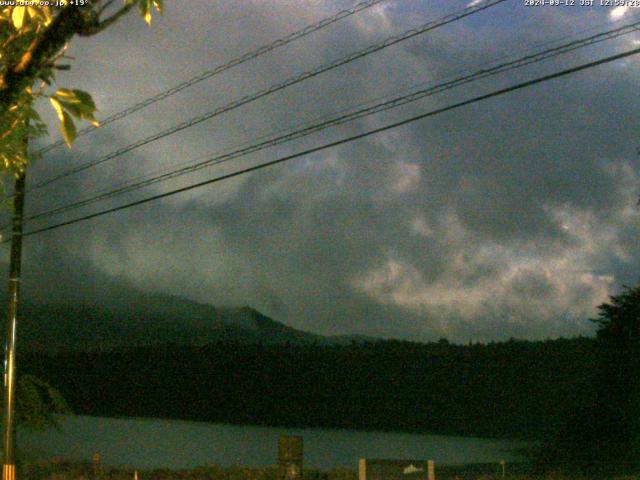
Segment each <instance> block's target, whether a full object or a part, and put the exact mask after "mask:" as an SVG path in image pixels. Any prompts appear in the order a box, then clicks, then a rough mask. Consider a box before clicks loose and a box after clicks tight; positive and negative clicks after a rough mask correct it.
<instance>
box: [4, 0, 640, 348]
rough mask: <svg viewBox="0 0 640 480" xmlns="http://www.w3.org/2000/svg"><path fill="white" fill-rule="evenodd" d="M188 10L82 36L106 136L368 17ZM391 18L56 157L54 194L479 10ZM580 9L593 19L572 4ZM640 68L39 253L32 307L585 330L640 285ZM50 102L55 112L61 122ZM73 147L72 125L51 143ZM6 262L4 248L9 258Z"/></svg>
mask: <svg viewBox="0 0 640 480" xmlns="http://www.w3.org/2000/svg"><path fill="white" fill-rule="evenodd" d="M354 3H355V2H351V1H328V0H326V1H320V0H313V1H312V0H289V1H279V0H260V1H258V0H223V1H214V0H197V1H196V0H189V1H186V0H174V1H169V0H167V2H166V4H167V5H166V12H165V15H164V17H162V18H160V17H157V16H154V19H153V24H152V26H151V27H147V26H146V25H145V24H144V22H143V21H142V20H141V19H140V18H139V17H138V16H137V15H131V16H130V17H128V18H126V19H125V20H124V21H122V22H121V23H120V24H118V25H116V26H115V27H114V28H112V29H110V30H108V31H106V32H105V33H103V34H101V35H99V36H97V37H93V38H89V39H76V40H74V42H73V45H72V48H71V49H70V54H71V55H73V56H74V57H75V61H74V62H73V69H72V70H71V71H70V72H69V73H64V74H63V75H60V76H59V83H60V85H61V86H66V87H73V88H81V89H84V90H87V91H89V92H91V93H92V94H93V95H94V98H95V100H96V103H97V104H98V108H99V115H98V117H99V118H104V117H106V116H108V115H109V114H111V113H114V112H117V111H119V110H121V109H123V108H125V107H127V106H129V105H131V104H133V103H136V102H139V101H140V100H143V99H144V98H146V97H149V96H151V95H153V94H156V93H158V92H161V91H163V90H165V89H167V88H170V87H172V86H174V85H175V84H177V83H179V82H181V81H184V80H187V79H189V78H191V77H192V76H194V75H198V74H199V73H201V72H203V71H205V70H209V69H211V68H214V67H215V66H217V65H220V64H222V63H225V62H226V61H228V60H231V59H233V58H235V57H237V56H238V55H241V54H243V53H245V52H247V51H250V50H252V49H254V48H256V47H259V46H261V45H263V44H265V43H269V42H271V41H273V40H275V39H277V38H280V37H283V36H285V35H286V34H288V33H290V32H293V31H295V30H297V29H299V28H301V27H304V26H305V25H307V24H310V23H314V22H317V21H319V20H320V19H322V18H324V17H326V16H329V15H332V14H334V13H336V12H338V11H339V10H341V9H342V8H347V7H350V6H352V5H353V4H354ZM467 3H468V0H467V1H458V0H438V1H436V0H434V1H426V0H389V1H387V2H384V3H382V4H380V5H379V6H376V7H374V8H371V9H369V10H366V11H364V12H361V13H359V14H357V15H355V16H352V17H350V18H348V19H346V20H343V21H340V22H338V23H336V24H334V25H333V26H331V27H329V28H326V29H324V30H322V31H320V32H316V33H314V34H312V35H310V36H308V37H306V38H305V39H302V40H300V41H297V42H294V43H293V44H291V45H289V46H287V47H285V48H281V49H278V50H277V51H275V52H272V53H270V54H268V55H265V56H263V57H261V58H260V59H258V60H255V61H252V62H249V63H248V64H245V65H243V66H240V67H237V68H234V69H232V70H230V71H228V72H226V73H224V74H222V75H219V76H216V77H214V78H212V79H209V80H207V81H204V82H201V83H199V84H198V85H196V86H194V87H192V88H190V89H188V90H185V91H183V92H181V93H180V94H177V95H175V96H173V97H171V98H169V99H167V100H166V101H163V102H160V103H157V104H155V105H153V106H152V107H149V108H147V109H144V110H142V111H140V112H138V113H136V114H134V115H131V116H129V117H127V118H126V119H124V120H122V121H120V122H117V123H114V124H111V125H108V126H105V127H104V128H101V129H99V130H98V131H96V132H95V133H93V134H91V135H87V136H85V137H82V138H81V139H79V140H78V141H77V143H76V145H74V148H73V150H71V151H69V150H68V149H66V148H58V149H56V150H53V151H51V152H50V153H48V154H47V155H46V156H45V158H44V159H42V160H40V161H39V162H38V164H37V165H36V166H35V167H34V168H33V169H32V171H31V172H30V174H29V175H30V178H29V180H28V181H29V183H31V184H33V183H35V182H37V181H39V180H43V179H45V178H47V177H49V176H51V175H52V174H53V173H56V172H61V171H64V170H66V169H68V168H70V167H72V166H75V165H80V164H82V163H83V162H90V161H92V160H96V159H98V158H100V157H101V156H103V155H105V154H106V153H108V152H110V151H112V150H114V149H116V148H119V147H121V146H123V145H126V144H129V143H131V142H134V141H136V140H138V139H140V138H143V137H145V136H147V135H151V134H153V133H155V132H158V131H160V130H163V129H165V128H167V127H171V126H172V125H175V124H177V123H179V122H181V121H184V120H187V119H189V118H191V117H193V116H195V115H198V114H201V113H204V112H207V111H210V110H212V109H214V108H216V107H218V106H221V105H224V104H226V103H228V102H230V101H232V100H234V99H237V98H239V97H241V96H243V95H246V94H251V93H253V92H255V91H257V90H258V89H261V88H264V87H267V86H269V85H271V84H273V83H276V82H280V81H282V80H284V79H286V78H288V77H290V76H293V75H295V74H297V73H300V72H303V71H306V70H309V69H312V68H315V67H316V66H319V65H321V64H323V63H326V62H329V61H331V60H333V59H336V58H339V57H340V56H343V55H345V54H348V53H350V52H352V51H355V50H358V49H361V48H364V47H366V46H368V45H370V44H372V43H375V42H378V41H381V40H383V39H385V38H386V37H389V36H391V35H394V34H397V33H400V32H403V31H405V30H408V29H410V28H414V27H416V26H419V25H421V24H423V23H425V22H427V21H429V20H432V19H437V18H439V17H441V16H443V15H445V14H447V13H449V12H452V11H455V10H459V9H461V8H464V7H465V6H467ZM576 3H579V0H576ZM634 14H635V15H637V13H636V11H634V10H627V11H625V9H624V8H622V9H621V8H618V9H616V10H614V9H612V8H609V7H600V6H594V7H593V8H588V7H580V6H573V7H571V6H559V7H550V6H545V7H527V6H525V5H524V0H510V1H507V2H506V3H504V4H502V5H498V6H496V7H494V8H491V9H489V10H487V11H484V12H481V13H478V14H476V15H473V16H472V17H469V18H466V19H463V20H461V21H458V22H455V23H452V24H450V25H447V26H444V27H441V28H438V29H436V30H434V31H432V32H429V33H426V34H424V35H420V36H418V37H416V38H413V39H411V40H409V41H406V42H402V43H401V44H399V45H395V46H393V47H390V48H388V49H386V50H384V51H382V52H378V53H376V54H373V55H370V56H368V57H366V58H364V59H361V60H357V61H354V62H353V63H351V64H349V65H347V66H344V67H340V68H338V69H336V70H334V71H332V72H329V73H326V74H323V75H320V76H318V77H316V78H314V79H311V80H309V81H305V82H303V83H301V84H298V85H296V86H294V87H291V88H288V89H286V90H284V91H281V92H279V93H277V94H274V95H271V96H269V97H267V98H264V99H262V100H259V101H257V102H254V103H252V104H250V105H247V106H245V107H242V108H239V109H237V110H235V111H233V112H230V113H228V114H225V115H222V116H220V117H217V118H215V119H212V120H209V121H206V122H203V123H201V124H200V125H198V126H196V127H194V128H190V129H187V130H185V131H183V132H181V133H179V134H175V135H172V136H169V137H167V138H164V139H162V140H160V141H157V142H154V143H151V144H149V145H147V146H145V147H143V148H139V149H137V150H135V151H133V152H131V153H129V154H126V155H123V156H122V157H120V158H118V159H114V160H112V161H110V162H106V163H105V164H104V165H102V166H100V167H96V168H93V169H90V170H87V171H86V172H84V173H82V174H78V175H74V176H71V177H69V178H68V179H66V180H65V181H60V182H57V183H55V184H53V185H51V187H49V188H46V189H42V190H40V191H37V192H33V194H32V195H31V196H30V197H28V201H27V203H28V205H27V209H28V212H31V213H33V212H36V211H39V210H42V209H43V208H44V209H47V208H51V207H53V206H57V205H62V204H65V203H68V202H69V201H72V200H76V199H80V198H84V197H86V196H87V195H90V194H92V193H93V192H96V191H98V190H103V189H109V188H111V187H113V186H116V185H119V184H121V183H122V182H127V181H130V180H132V179H134V178H138V177H140V176H144V175H149V174H151V173H154V172H157V171H161V170H163V169H167V168H172V167H173V168H177V167H178V166H180V165H181V164H183V163H187V162H192V161H194V160H196V159H204V158H207V156H213V155H214V154H215V153H219V152H224V151H226V150H230V149H233V147H235V146H237V145H239V144H244V143H246V142H251V141H253V140H255V139H257V138H258V137H263V136H265V135H270V134H273V133H274V132H277V131H282V130H283V129H284V130H290V129H293V128H295V127H296V126H299V125H301V124H305V123H308V122H309V121H311V120H313V119H315V118H318V117H323V116H326V115H330V114H332V113H335V112H338V111H341V110H344V109H346V108H352V107H354V106H356V105H360V104H363V103H366V102H370V101H372V100H374V99H379V98H388V97H390V96H393V95H399V94H402V93H404V92H408V91H410V90H412V89H415V88H417V87H418V86H419V85H428V84H431V83H437V82H438V81H442V80H443V79H446V78H451V76H452V75H459V74H460V73H468V72H472V71H475V70H477V69H478V68H480V66H482V65H486V64H487V62H496V61H497V60H499V59H501V58H502V59H504V58H505V56H508V58H516V57H518V56H522V55H524V54H526V53H530V52H531V51H532V49H535V48H537V49H541V48H544V47H548V46H550V45H555V44H557V43H559V42H561V41H562V39H564V41H567V40H569V39H574V38H578V37H582V36H586V35H588V34H592V33H596V32H598V31H601V30H606V29H608V28H613V27H615V26H617V25H621V24H624V23H628V22H630V21H632V20H633V15H634ZM639 42H640V34H632V35H627V36H624V37H622V38H620V39H617V40H613V41H608V42H604V43H602V44H600V45H598V46H595V47H593V46H592V47H588V48H584V49H581V50H579V51H577V52H574V53H572V54H570V55H566V56H563V57H560V58H558V59H555V60H552V61H549V62H544V63H540V64H537V65H535V66H531V67H527V68H525V69H522V70H518V71H514V72H510V73H508V74H505V75H501V76H499V77H493V78H491V79H487V80H484V81H480V82H477V83H473V84H469V85H466V86H464V87H461V88H458V89H455V90H452V91H449V92H447V93H446V94H440V95H437V96H433V97H430V98H427V99H425V100H422V101H419V102H416V103H414V104H411V105H408V106H405V107H402V108H400V109H397V110H394V111H391V112H387V113H385V114H380V115H376V116H373V117H368V118H366V119H362V120H359V121H356V122H353V123H350V124H348V125H345V126H341V127H337V128H333V129H330V130H327V131H324V132H321V133H318V134H314V135H312V136H310V137H308V138H306V139H303V140H298V141H294V142H291V143H289V144H286V145H283V146H280V147H277V148H272V149H269V150H265V151H263V152H260V153H258V154H253V155H251V156H248V157H245V158H243V159H237V160H233V161H230V162H227V163H226V164H225V165H220V166H217V167H212V168H208V169H205V170H202V171H199V172H197V173H195V174H191V175H189V176H185V177H181V178H179V179H174V180H171V181H169V182H165V183H161V184H156V185H154V186H152V187H149V188H147V189H144V190H140V191H138V192H135V193H132V194H128V195H125V196H123V197H118V198H117V199H113V200H110V201H109V202H105V203H102V204H99V205H97V204H96V205H92V206H89V207H86V208H85V209H84V210H82V209H81V210H75V211H73V212H69V213H68V214H66V215H61V216H59V217H55V219H54V218H52V219H49V220H47V221H45V222H34V223H32V224H31V227H32V228H35V227H38V226H43V225H45V224H49V223H53V222H54V220H64V219H69V218H73V217H76V216H78V215H81V214H83V213H89V212H92V211H96V210H98V209H102V208H106V207H107V206H113V205H118V204H121V203H125V202H126V201H130V200H133V199H137V198H142V197H145V196H148V195H151V194H153V193H159V192H164V191H168V190H171V189H174V188H176V187H178V186H183V185H188V184H190V183H194V182H197V181H201V180H204V179H207V178H211V177H213V176H216V175H219V174H221V173H225V172H231V171H234V170H237V169H238V168H242V167H246V166H249V165H254V164H258V163H260V162H264V161H267V160H271V159H274V158H277V157H279V156H283V155H286V154H290V153H294V152H297V151H300V150H303V149H305V148H309V147H312V146H315V145H319V144H322V143H326V142H329V141H332V140H337V139H339V138H342V137H345V136H348V135H350V134H355V133H358V132H362V131H365V130H367V129H370V128H374V127H377V126H381V125H384V124H386V123H390V122H392V121H397V120H400V119H403V118H407V117H410V116H412V115H415V114H418V113H420V112H425V111H428V110H431V109H434V108H437V107H441V106H445V105H448V104H450V103H453V102H456V101H460V100H463V99H466V98H470V97H472V96H475V95H479V94H482V93H487V92H489V91H492V90H494V89H496V88H500V87H504V86H507V85H511V84H513V83H517V82H519V81H523V80H524V79H529V78H533V77H536V76H540V75H543V74H547V73H551V72H553V71H556V70H559V69H562V68H567V67H568V66H572V65H577V64H580V63H584V62H587V61H590V60H593V59H596V58H599V57H603V56H607V55H611V54H613V53H617V52H621V51H623V50H628V49H630V48H634V46H637V44H638V43H639ZM639 67H640V56H637V57H630V58H628V59H626V60H620V61H617V62H614V63H610V64H607V65H604V66H600V67H597V68H594V69H591V70H588V71H585V72H581V73H577V74H575V75H572V76H569V77H564V78H561V79H557V80H553V81H550V82H546V83H544V84H541V85H537V86H533V87H531V88H528V89H525V90H520V91H518V92H514V93H510V94H507V95H504V96H501V97H499V98H494V99H490V100H486V101H483V102H480V103H477V104H474V105H471V106H468V107H464V108H460V109H457V110H455V111H451V112H448V113H445V114H442V115H438V116H436V117H433V118H429V119H426V120H422V121H419V122H415V123H412V124H409V125H406V126H404V127H401V128H397V129H394V130H391V131H387V132H385V133H381V134H378V135H375V136H370V137H367V138H365V139H362V140H359V141H356V142H352V143H350V144H347V145H343V146H340V147H337V148H332V149H329V150H325V151H322V152H319V153H316V154H312V155H308V156H305V157H303V158H298V159H296V160H293V161H291V162H288V163H285V164H281V165H278V166H274V167H270V168H267V169H262V170H260V171H257V172H254V173H252V174H249V175H244V176H241V177H238V178H236V179H233V180H230V181H226V182H223V183H218V184H215V185H211V186H208V187H204V188H200V189H197V190H193V191H190V192H187V193H184V194H180V195H177V196H173V197H170V198H166V199H164V200H161V201H157V202H153V203H150V204H147V205H145V206H141V207H136V208H132V209H128V210H126V211H121V212H119V213H115V214H112V215H108V216H103V217H100V218H98V219H94V220H91V221H87V222H84V223H80V224H76V225H73V226H69V227H66V228H62V229H59V230H56V231H53V232H50V233H44V234H41V235H37V236H33V237H29V238H28V239H27V240H26V243H25V258H24V269H25V285H26V288H25V296H26V297H27V298H31V300H35V301H50V300H52V299H54V298H55V299H66V298H72V297H73V296H74V295H77V294H78V293H79V292H80V293H81V294H82V295H84V296H85V298H87V299H88V298H91V299H92V301H95V302H107V303H109V302H117V301H118V298H117V297H118V295H117V293H114V292H117V288H116V289H113V288H111V287H113V286H114V285H127V286H132V287H135V288H139V289H141V290H147V291H154V292H164V293H169V294H173V295H180V296H184V297H187V298H190V299H193V300H196V301H199V302H206V303H212V304H216V305H250V306H253V307H255V308H256V309H258V310H260V311H262V312H264V313H265V314H268V315H270V316H272V317H273V318H274V319H276V320H279V321H282V322H285V323H287V324H288V325H291V326H293V327H296V328H301V329H305V330H309V331H312V332H317V333H322V334H338V333H359V334H368V335H377V336H385V337H399V338H407V339H414V340H433V339H438V338H440V337H447V338H449V339H451V340H453V341H458V342H467V341H469V340H474V341H475V340H483V341H486V340H496V339H505V338H509V337H511V336H514V337H519V338H546V337H557V336H561V335H563V336H569V335H576V334H590V333H591V332H593V326H592V325H591V324H590V322H589V321H588V319H589V318H593V317H594V316H595V315H596V306H597V305H599V304H601V303H602V302H603V301H605V300H607V298H608V296H609V295H610V294H614V293H616V292H619V291H620V288H621V285H623V284H628V285H635V284H637V282H638V280H639V278H640V274H639V272H640V268H639V267H640V252H639V250H638V245H639V242H638V238H639V236H640V227H639V218H640V217H639V216H640V210H638V209H637V208H636V205H635V204H636V201H637V199H638V196H639V195H640V161H639V157H638V156H637V154H636V147H637V146H638V145H640V130H639V129H638V127H639V126H640V96H639V95H638V87H639V86H640V81H639V79H640V68H639ZM49 110H50V107H49V106H48V105H46V104H44V103H43V104H42V106H41V111H43V113H44V114H45V115H46V116H47V118H52V114H51V112H50V111H49ZM58 137H59V133H58V131H57V127H56V126H55V125H53V126H52V128H51V138H50V139H48V140H45V141H44V142H41V143H42V144H45V143H48V142H49V141H51V140H54V139H57V138H58ZM3 251H4V252H5V256H6V253H7V251H8V249H7V247H6V246H4V247H3Z"/></svg>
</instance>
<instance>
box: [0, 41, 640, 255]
mask: <svg viewBox="0 0 640 480" xmlns="http://www.w3.org/2000/svg"><path fill="white" fill-rule="evenodd" d="M638 53H640V48H635V49H632V50H628V51H626V52H623V53H619V54H616V55H611V56H608V57H605V58H601V59H599V60H595V61H592V62H589V63H585V64H582V65H578V66H576V67H572V68H568V69H565V70H561V71H560V72H556V73H552V74H549V75H544V76H542V77H537V78H535V79H533V80H528V81H526V82H522V83H518V84H516V85H512V86H510V87H506V88H502V89H500V90H495V91H493V92H490V93H487V94H484V95H479V96H476V97H473V98H471V99H468V100H464V101H462V102H458V103H455V104H452V105H449V106H446V107H442V108H438V109H436V110H431V111H429V112H426V113H422V114H420V115H416V116H413V117H410V118H407V119H405V120H401V121H399V122H395V123H391V124H388V125H385V126H383V127H378V128H375V129H372V130H368V131H366V132H363V133H360V134H357V135H353V136H350V137H346V138H343V139H340V140H336V141H334V142H329V143H325V144H323V145H320V146H318V147H313V148H309V149H307V150H303V151H301V152H297V153H294V154H291V155H287V156H284V157H280V158H278V159H275V160H271V161H269V162H266V163H262V164H259V165H254V166H252V167H248V168H244V169H242V170H238V171H235V172H233V173H229V174H225V175H221V176H218V177H214V178H211V179H208V180H205V181H202V182H198V183H195V184H192V185H189V186H186V187H182V188H178V189H175V190H171V191H169V192H165V193H161V194H158V195H153V196H151V197H147V198H143V199H141V200H136V201H134V202H130V203H126V204H124V205H120V206H117V207H113V208H109V209H106V210H102V211H100V212H95V213H92V214H89V215H84V216H82V217H77V218H74V219H72V220H67V221H65V222H60V223H57V224H54V225H50V226H48V227H43V228H39V229H36V230H32V231H30V232H27V233H25V234H24V236H31V235H36V234H39V233H43V232H47V231H50V230H55V229H58V228H61V227H65V226H68V225H72V224H74V223H78V222H83V221H86V220H90V219H93V218H97V217H101V216H103V215H107V214H109V213H114V212H117V211H120V210H125V209H128V208H131V207H135V206H138V205H142V204H145V203H149V202H153V201H155V200H160V199H162V198H166V197H170V196H173V195H177V194H179V193H183V192H186V191H189V190H194V189H196V188H200V187H203V186H206V185H210V184H213V183H217V182H220V181H223V180H228V179H230V178H234V177H237V176H240V175H244V174H246V173H250V172H254V171H257V170H260V169H263V168H266V167H270V166H273V165H277V164H279V163H284V162H287V161H289V160H293V159H295V158H299V157H302V156H305V155H309V154H311V153H316V152H319V151H322V150H326V149H328V148H333V147H336V146H339V145H343V144H345V143H349V142H352V141H355V140H359V139H362V138H365V137H368V136H371V135H375V134H378V133H381V132H385V131H387V130H391V129H394V128H398V127H401V126H403V125H407V124H409V123H413V122H416V121H418V120H422V119H425V118H428V117H433V116H436V115H439V114H441V113H445V112H448V111H451V110H455V109H457V108H460V107H463V106H467V105H471V104H473V103H477V102H480V101H483V100H487V99H489V98H493V97H497V96H499V95H504V94H506V93H510V92H513V91H516V90H520V89H523V88H526V87H530V86H532V85H536V84H539V83H543V82H546V81H549V80H553V79H555V78H560V77H563V76H566V75H570V74H572V73H576V72H579V71H582V70H587V69H589V68H593V67H596V66H599V65H603V64H605V63H610V62H613V61H615V60H620V59H622V58H626V57H630V56H632V55H637V54H638ZM6 242H7V240H4V241H3V242H2V243H6Z"/></svg>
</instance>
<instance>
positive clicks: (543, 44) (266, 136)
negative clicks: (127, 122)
mask: <svg viewBox="0 0 640 480" xmlns="http://www.w3.org/2000/svg"><path fill="white" fill-rule="evenodd" d="M638 18H640V14H637V15H632V16H630V19H638ZM621 20H622V19H618V20H615V21H614V22H613V23H621ZM608 23H609V22H608ZM634 25H635V23H633V24H628V25H627V26H626V27H621V29H615V30H609V31H607V32H603V33H599V34H596V35H593V36H592V37H589V38H587V39H585V40H590V39H593V38H596V37H599V36H602V35H609V34H612V33H616V32H619V33H617V34H615V36H609V37H606V38H602V39H601V40H593V41H592V42H590V43H589V44H591V43H597V42H599V41H604V40H609V39H611V38H615V37H617V36H620V35H626V34H627V33H631V32H633V31H636V29H635V28H633V29H631V30H629V31H620V30H622V29H627V28H632V27H634ZM597 28H599V27H590V28H586V29H583V30H580V31H579V32H574V33H573V34H569V35H563V36H560V37H557V38H555V39H553V40H547V41H544V42H537V43H534V44H533V45H532V46H530V47H528V48H526V49H524V50H523V51H522V52H523V53H528V52H534V51H536V48H538V49H539V48H542V47H546V46H549V45H553V44H557V43H558V42H561V41H564V40H567V39H570V38H575V37H576V36H577V34H587V33H591V32H594V31H595V30H597ZM567 45H568V44H567ZM567 45H563V46H567ZM563 46H560V47H557V48H562V47H563ZM583 46H586V44H585V45H579V46H577V47H576V48H581V47H583ZM546 51H547V50H545V52H546ZM538 53H540V51H539V52H538ZM563 53H565V52H558V54H563ZM552 56H555V54H554V55H552ZM512 57H513V54H508V55H501V56H499V57H497V58H494V59H492V60H490V61H486V62H483V63H481V64H479V65H477V66H476V68H478V69H483V70H486V69H487V67H488V66H490V65H495V64H496V63H497V62H500V61H503V60H505V59H509V58H512ZM517 67H519V66H515V67H514V68H517ZM491 68H495V67H491ZM469 70H470V69H469V68H465V69H461V70H457V71H456V72H455V73H450V74H448V75H446V76H443V77H440V78H439V79H438V81H440V82H443V81H445V80H447V79H451V78H456V75H460V74H463V73H465V72H467V71H469ZM503 72H504V71H502V72H499V73H503ZM432 83H433V82H421V83H420V84H416V85H413V86H412V87H410V88H406V87H405V88H404V89H403V92H404V93H406V92H410V91H412V89H415V88H418V87H420V88H422V87H424V86H425V85H431V84H432ZM394 93H397V90H394ZM390 98H394V97H393V95H390V94H389V93H387V94H386V95H382V96H378V97H376V98H373V99H370V100H366V101H362V102H359V103H357V104H355V105H352V106H350V107H348V108H343V109H340V110H337V111H333V112H331V113H328V114H324V115H321V116H319V117H316V118H315V119H313V120H307V121H305V122H301V123H298V124H297V125H296V126H295V127H296V128H306V127H309V126H313V125H315V123H314V122H319V121H324V120H326V119H331V118H334V117H335V116H336V115H339V114H342V113H344V112H348V111H351V110H354V109H356V108H360V107H365V106H367V105H369V106H371V105H374V104H376V102H381V101H386V100H388V99H390ZM291 128H293V127H286V128H281V129H277V130H275V131H273V132H271V133H268V134H263V135H260V136H258V137H257V138H255V139H253V140H245V141H244V142H241V143H240V144H236V145H235V146H234V147H230V148H235V149H239V148H240V147H246V146H250V145H252V144H254V143H255V142H257V141H263V140H265V139H271V138H273V135H279V134H283V133H284V132H288V133H289V132H291ZM227 151H228V149H227ZM211 155H212V154H208V155H204V156H200V157H199V158H197V159H194V160H192V161H191V163H190V165H193V166H195V167H198V166H202V168H205V167H207V166H210V165H209V162H212V160H215V159H211ZM215 155H219V153H215ZM204 159H207V160H206V161H205V162H202V160H204ZM216 159H217V157H216ZM211 164H212V165H213V164H215V163H213V162H212V163H211ZM176 166H177V164H176V163H174V164H173V165H167V166H165V167H164V168H162V169H156V170H155V171H153V172H150V173H147V174H145V175H141V176H138V177H136V178H131V179H130V182H144V181H146V180H150V181H152V180H155V179H156V175H160V176H162V175H163V174H165V173H173V172H176V170H173V169H174V168H175V167H176ZM178 170H180V169H178ZM159 181H163V179H160V180H159ZM130 182H126V181H125V182H120V183H119V184H117V185H112V186H110V187H108V188H103V189H101V190H98V191H97V192H95V193H94V196H98V195H106V196H107V198H108V197H111V196H114V195H115V194H117V193H118V192H120V189H123V190H124V189H128V188H129V187H131V186H135V185H137V183H133V184H132V183H130ZM114 189H116V190H117V191H116V190H114ZM36 196H42V194H40V195H38V194H37V193H36ZM92 198H95V197H92ZM87 200H88V199H87ZM82 201H83V200H80V201H79V202H82ZM35 215H39V214H35ZM32 218H33V216H32ZM5 228H6V226H3V227H0V230H4V229H5Z"/></svg>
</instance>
